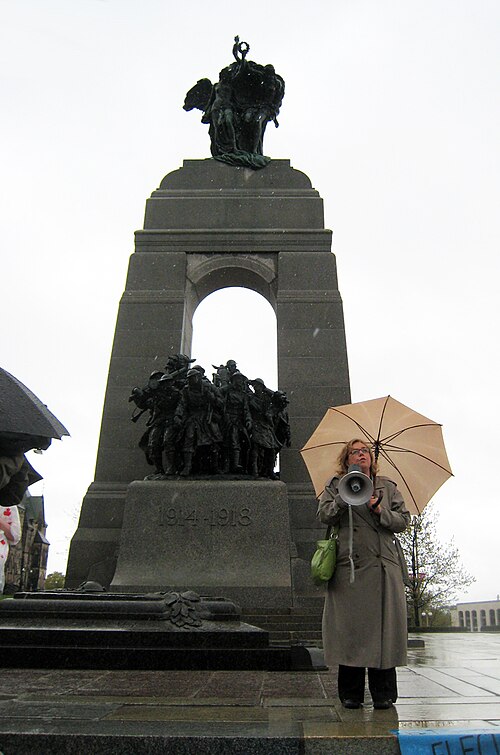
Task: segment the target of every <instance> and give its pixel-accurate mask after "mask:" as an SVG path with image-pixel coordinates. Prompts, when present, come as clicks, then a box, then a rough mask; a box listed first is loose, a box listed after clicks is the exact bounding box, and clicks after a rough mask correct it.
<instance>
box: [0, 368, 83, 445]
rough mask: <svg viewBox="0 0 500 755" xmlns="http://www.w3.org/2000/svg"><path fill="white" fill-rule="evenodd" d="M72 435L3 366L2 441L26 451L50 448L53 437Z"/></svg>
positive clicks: (0, 397)
mask: <svg viewBox="0 0 500 755" xmlns="http://www.w3.org/2000/svg"><path fill="white" fill-rule="evenodd" d="M63 435H69V433H68V431H67V430H66V428H65V427H64V425H63V424H62V422H59V420H58V419H57V417H55V416H54V415H53V414H52V412H51V411H50V410H49V409H47V407H46V405H45V404H43V403H42V402H41V401H40V399H39V398H38V397H37V396H35V394H34V393H33V392H32V391H30V389H29V388H27V387H26V386H25V385H24V384H23V383H21V381H20V380H18V379H17V378H15V377H14V375H11V374H10V372H7V370H4V369H2V368H1V367H0V442H1V445H2V446H4V452H5V451H6V450H7V448H5V447H6V446H7V447H8V446H9V444H14V445H15V446H16V448H18V450H19V451H21V452H23V453H24V451H27V450H29V449H30V448H47V447H48V446H49V444H50V440H51V438H58V439H61V438H62V436H63Z"/></svg>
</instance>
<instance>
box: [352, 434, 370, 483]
mask: <svg viewBox="0 0 500 755" xmlns="http://www.w3.org/2000/svg"><path fill="white" fill-rule="evenodd" d="M347 464H348V465H349V466H350V465H351V464H358V466H360V467H361V471H362V472H363V474H366V475H369V474H370V467H371V465H372V460H371V456H370V451H369V450H368V448H367V446H366V445H365V444H364V443H361V442H358V441H356V443H353V444H352V448H351V450H350V451H349V455H348V457H347Z"/></svg>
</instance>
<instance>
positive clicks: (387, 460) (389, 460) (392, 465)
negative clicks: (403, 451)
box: [380, 448, 421, 514]
mask: <svg viewBox="0 0 500 755" xmlns="http://www.w3.org/2000/svg"><path fill="white" fill-rule="evenodd" d="M380 452H381V454H382V456H383V457H384V459H385V460H386V462H387V463H388V464H389V465H390V466H391V467H392V468H393V469H395V470H396V472H397V473H398V475H399V476H400V477H401V479H402V480H403V482H404V484H405V485H406V489H407V491H408V493H409V494H410V496H411V499H412V501H413V503H414V504H415V508H416V509H417V511H418V513H419V514H421V511H420V507H419V505H418V503H417V501H416V498H415V496H414V495H413V493H412V491H411V488H410V486H409V485H408V483H407V481H406V478H405V476H404V474H403V473H402V472H401V471H400V470H399V469H398V467H397V466H396V464H395V463H394V462H393V461H392V459H391V458H390V456H388V455H387V453H386V451H385V449H383V448H382V449H380Z"/></svg>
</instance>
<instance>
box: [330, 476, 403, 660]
mask: <svg viewBox="0 0 500 755" xmlns="http://www.w3.org/2000/svg"><path fill="white" fill-rule="evenodd" d="M375 489H376V492H377V493H380V492H382V493H383V498H382V501H381V504H380V505H381V509H382V511H381V514H380V517H378V516H377V515H376V514H373V513H372V512H371V511H370V510H369V508H368V504H363V505H361V506H352V518H353V548H352V556H353V561H354V582H352V583H351V582H350V581H349V577H350V574H351V567H350V561H349V511H348V508H349V507H348V506H347V505H346V504H345V503H344V502H343V501H342V499H341V498H340V496H339V494H338V478H337V477H334V478H333V480H332V481H331V482H330V484H329V485H328V486H327V487H326V489H325V490H324V491H323V493H322V494H321V496H320V498H319V506H318V517H319V519H320V520H321V521H322V522H324V523H325V524H334V525H337V526H338V527H339V534H338V542H337V566H336V569H335V573H334V575H333V577H332V579H331V580H330V582H329V583H328V588H327V594H326V597H325V607H324V611H323V647H324V653H325V660H326V663H327V665H328V666H336V665H337V664H339V663H340V664H342V665H344V666H363V667H365V668H392V667H393V666H402V665H405V664H406V662H407V655H406V649H407V624H406V599H405V593H404V585H403V576H402V570H401V563H400V560H399V557H398V552H397V550H396V546H395V545H394V533H395V532H402V531H403V530H405V529H406V527H407V526H408V524H409V522H410V514H409V513H408V511H407V510H406V507H405V504H404V501H403V497H402V495H401V493H400V492H399V490H398V489H397V487H396V484H395V483H394V482H392V481H391V480H389V479H388V478H387V477H377V478H376V482H375Z"/></svg>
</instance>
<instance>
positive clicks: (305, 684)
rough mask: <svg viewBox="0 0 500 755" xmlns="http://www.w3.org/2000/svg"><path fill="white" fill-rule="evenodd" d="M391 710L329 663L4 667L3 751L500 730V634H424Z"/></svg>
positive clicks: (351, 739)
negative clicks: (351, 698) (346, 689)
mask: <svg viewBox="0 0 500 755" xmlns="http://www.w3.org/2000/svg"><path fill="white" fill-rule="evenodd" d="M423 639H424V641H425V647H424V648H411V649H410V650H409V659H408V666H406V667H404V668H400V669H398V684H399V700H398V702H397V704H396V706H395V707H394V708H392V709H391V710H385V711H384V710H374V709H373V707H372V705H371V703H370V702H368V700H369V694H368V693H367V697H366V701H367V702H366V703H365V706H364V707H363V708H362V709H361V710H345V709H344V708H343V707H342V706H341V705H340V702H339V700H338V698H337V684H336V673H335V672H334V671H333V672H332V671H297V672H266V671H102V670H100V671H92V670H90V671H80V670H78V671H76V670H69V669H68V670H54V671H47V670H32V669H5V670H2V671H1V672H0V673H1V676H0V752H1V753H4V755H24V753H30V755H35V754H38V753H43V755H51V753H54V755H55V754H56V753H68V754H70V753H78V754H79V755H80V753H86V755H89V754H93V753H99V754H100V753H103V754H107V753H110V754H111V753H120V755H127V753H133V754H134V755H141V754H142V753H148V755H150V754H154V753H160V752H161V753H169V754H170V753H171V754H172V755H187V754H189V755H191V754H193V755H205V754H207V755H208V753H210V755H218V754H219V753H223V754H225V753H231V754H232V753H236V754H237V755H239V754H240V753H241V755H268V754H269V755H271V754H272V755H281V754H283V755H289V754H290V755H291V754H293V755H299V754H300V755H322V754H323V753H325V754H326V753H328V754H329V755H331V754H332V753H343V754H344V755H345V754H347V755H351V753H352V755H357V753H369V755H378V753H384V755H385V753H391V754H392V753H394V754H395V753H399V752H400V749H399V744H398V739H397V733H395V732H397V731H398V730H405V731H407V730H412V729H417V730H421V729H423V728H439V729H441V730H443V732H444V731H445V730H447V729H449V728H453V727H458V728H459V729H462V730H467V731H472V730H484V731H497V732H499V733H500V729H498V728H496V729H495V727H500V634H498V635H494V634H426V635H423Z"/></svg>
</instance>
